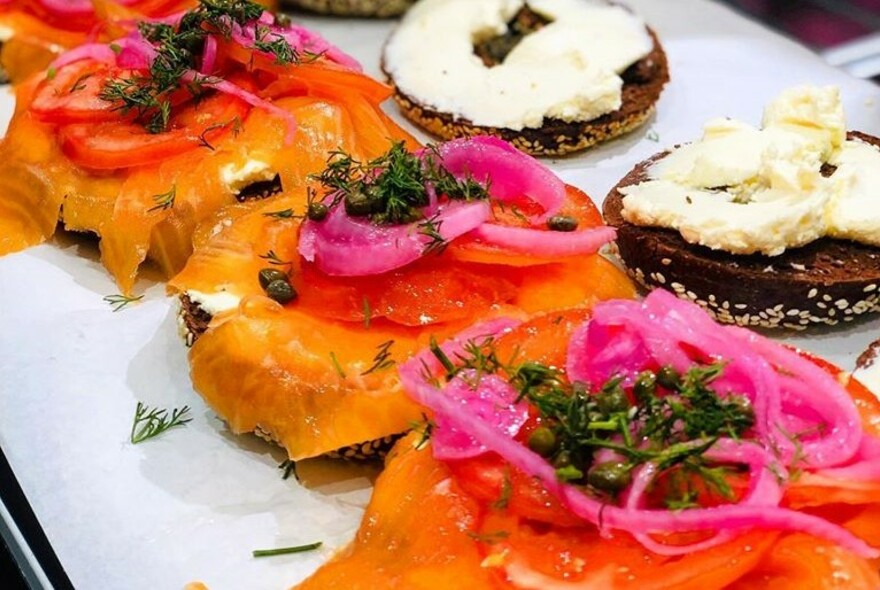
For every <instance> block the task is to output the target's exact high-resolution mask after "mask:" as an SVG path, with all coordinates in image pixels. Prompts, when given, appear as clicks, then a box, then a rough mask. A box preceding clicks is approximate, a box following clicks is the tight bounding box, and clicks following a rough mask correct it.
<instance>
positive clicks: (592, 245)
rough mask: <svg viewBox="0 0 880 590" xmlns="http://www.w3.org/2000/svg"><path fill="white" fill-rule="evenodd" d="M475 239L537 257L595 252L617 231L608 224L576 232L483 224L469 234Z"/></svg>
mask: <svg viewBox="0 0 880 590" xmlns="http://www.w3.org/2000/svg"><path fill="white" fill-rule="evenodd" d="M471 235H472V236H473V237H475V238H476V239H478V240H481V241H483V242H487V243H489V244H492V245H493V246H498V247H500V248H504V249H505V250H508V251H510V252H516V253H520V254H530V255H533V256H538V257H541V258H555V257H562V256H574V255H576V254H595V253H596V252H598V251H599V249H600V248H602V246H604V245H605V244H608V243H610V242H613V241H614V239H615V238H616V237H617V230H615V229H614V228H612V227H608V226H600V227H596V228H593V229H588V230H584V231H577V232H556V231H547V230H540V229H531V228H527V227H507V226H504V225H498V224H494V223H485V224H483V225H481V226H480V227H479V228H477V229H476V230H474V232H473V233H472V234H471Z"/></svg>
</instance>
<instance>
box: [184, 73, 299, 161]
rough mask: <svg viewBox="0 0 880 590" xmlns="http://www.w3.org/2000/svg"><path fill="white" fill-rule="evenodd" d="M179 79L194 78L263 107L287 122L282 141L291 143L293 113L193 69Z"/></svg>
mask: <svg viewBox="0 0 880 590" xmlns="http://www.w3.org/2000/svg"><path fill="white" fill-rule="evenodd" d="M181 79H182V80H183V81H184V82H192V81H194V80H198V81H199V83H200V84H201V85H202V86H209V87H211V88H213V89H214V90H216V91H217V92H222V93H223V94H228V95H230V96H234V97H236V98H239V99H241V100H242V101H244V102H246V103H247V104H249V105H251V106H253V107H256V108H258V109H263V110H264V111H266V112H268V113H271V114H273V115H275V116H276V117H278V118H280V119H282V120H283V121H284V122H285V123H287V133H286V134H285V137H284V141H285V142H286V143H288V144H291V143H293V139H294V137H295V136H296V127H297V123H296V117H294V116H293V113H290V112H288V111H285V110H284V109H282V108H281V107H278V106H275V105H274V104H272V103H271V102H269V101H267V100H264V99H262V98H260V97H259V96H257V95H256V94H254V93H252V92H248V91H247V90H245V89H244V88H242V87H241V86H237V85H235V84H233V83H232V82H230V81H229V80H222V79H218V78H214V77H210V76H208V77H205V76H202V75H201V74H199V73H198V72H195V71H189V72H187V73H186V74H184V75H183V77H182V78H181Z"/></svg>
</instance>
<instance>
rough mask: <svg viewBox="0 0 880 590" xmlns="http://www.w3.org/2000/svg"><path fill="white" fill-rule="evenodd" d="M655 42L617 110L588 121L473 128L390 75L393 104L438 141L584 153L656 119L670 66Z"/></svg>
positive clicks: (633, 70) (626, 80)
mask: <svg viewBox="0 0 880 590" xmlns="http://www.w3.org/2000/svg"><path fill="white" fill-rule="evenodd" d="M647 30H648V33H649V34H650V36H651V39H652V40H653V47H652V49H651V52H650V53H649V54H648V55H646V56H645V57H643V58H642V59H641V60H639V61H638V62H636V63H634V64H633V65H632V66H630V67H629V68H628V69H627V70H626V71H625V72H623V73H622V74H621V77H622V79H623V87H622V89H621V100H622V104H621V106H620V108H619V109H617V110H616V111H613V112H611V113H608V114H605V115H602V116H601V117H598V118H596V119H592V120H590V121H564V120H562V119H556V118H548V117H545V118H544V121H543V124H542V125H541V126H540V127H535V128H528V127H527V128H523V129H518V130H517V129H510V128H506V127H491V126H485V125H476V124H474V123H473V122H472V121H470V120H468V119H466V118H464V117H460V116H458V115H456V114H455V113H447V112H441V111H438V110H436V109H434V108H432V107H430V106H429V105H427V104H423V103H420V102H419V101H418V100H417V99H415V98H414V97H412V96H409V95H407V94H406V93H405V92H403V91H402V90H401V89H400V88H399V87H398V86H397V85H396V84H395V81H394V78H393V76H391V75H390V74H389V73H388V70H387V69H386V68H385V64H384V60H383V65H382V68H383V71H384V72H385V74H386V76H388V80H389V82H390V83H391V84H392V85H393V86H394V88H395V92H394V100H395V101H396V102H397V104H398V105H399V106H400V109H401V112H402V113H403V114H404V116H406V118H408V119H409V120H411V121H412V122H413V123H415V124H416V125H419V126H420V127H422V128H423V129H425V130H426V131H428V132H429V133H431V134H433V135H435V136H437V137H439V138H442V139H454V138H456V137H472V136H475V135H494V136H495V137H500V138H501V139H503V140H505V141H507V142H510V143H511V144H513V145H514V146H516V147H517V148H518V149H520V150H521V151H523V152H525V153H527V154H531V155H534V156H562V155H565V154H570V153H574V152H578V151H582V150H585V149H587V148H590V147H593V146H595V145H598V144H600V143H604V142H606V141H609V140H612V139H615V138H617V137H620V136H621V135H625V134H626V133H629V132H631V131H633V130H635V129H637V128H638V127H640V126H641V125H643V124H644V123H645V122H646V121H647V120H648V119H649V118H650V117H651V115H653V114H654V111H655V109H656V104H657V101H658V100H659V98H660V94H661V93H662V91H663V87H664V86H665V85H666V83H667V82H669V62H668V60H667V58H666V52H665V51H664V50H663V46H662V45H661V44H660V40H659V39H658V38H657V35H656V33H655V32H654V31H653V30H651V29H650V28H648V29H647Z"/></svg>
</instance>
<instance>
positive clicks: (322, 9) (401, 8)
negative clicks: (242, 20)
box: [282, 0, 415, 18]
mask: <svg viewBox="0 0 880 590" xmlns="http://www.w3.org/2000/svg"><path fill="white" fill-rule="evenodd" d="M414 2H415V0H284V1H283V2H282V4H283V5H286V6H288V7H293V8H299V9H302V10H308V11H309V12H314V13H317V14H332V15H336V16H362V17H373V18H389V17H392V16H398V15H400V14H403V13H404V12H406V9H407V8H409V7H410V6H412V5H413V3H414Z"/></svg>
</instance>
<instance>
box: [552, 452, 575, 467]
mask: <svg viewBox="0 0 880 590" xmlns="http://www.w3.org/2000/svg"><path fill="white" fill-rule="evenodd" d="M569 465H571V453H570V452H569V451H561V452H560V453H558V454H557V455H556V457H555V458H554V459H553V467H556V468H557V469H561V468H562V467H568V466H569Z"/></svg>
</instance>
